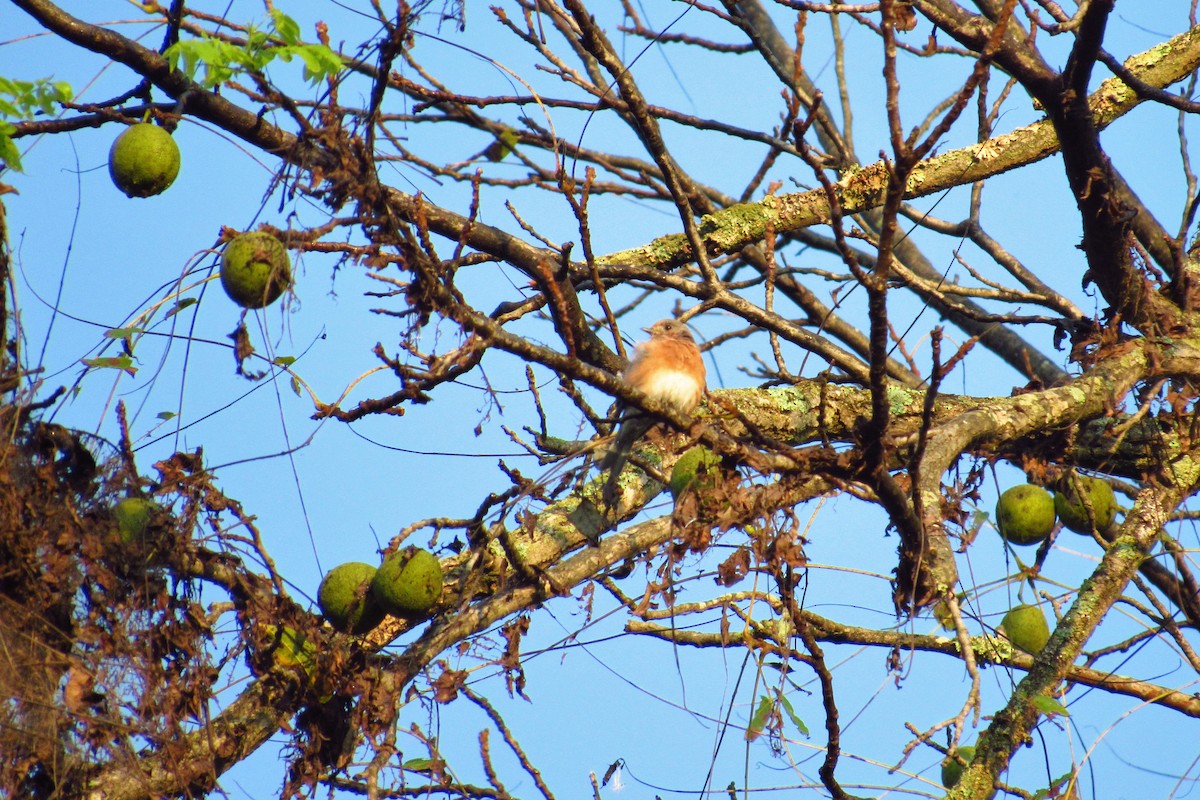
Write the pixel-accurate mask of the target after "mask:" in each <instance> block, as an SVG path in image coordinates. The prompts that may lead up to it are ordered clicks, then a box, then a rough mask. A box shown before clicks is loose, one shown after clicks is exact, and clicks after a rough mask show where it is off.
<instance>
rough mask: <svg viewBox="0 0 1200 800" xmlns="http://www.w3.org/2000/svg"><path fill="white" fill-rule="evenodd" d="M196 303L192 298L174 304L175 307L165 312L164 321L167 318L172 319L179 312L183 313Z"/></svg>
mask: <svg viewBox="0 0 1200 800" xmlns="http://www.w3.org/2000/svg"><path fill="white" fill-rule="evenodd" d="M198 302H199V301H198V300H197V299H196V298H194V297H185V298H183V299H182V300H180V301H178V302H177V303H175V305H174V306H172V307H171V310H170V311H168V312H167V314H166V317H164V319H165V318H167V317H173V316H175V315H176V314H178V313H179V312H180V311H183V310H184V309H185V308H187V307H188V306H194V305H196V303H198Z"/></svg>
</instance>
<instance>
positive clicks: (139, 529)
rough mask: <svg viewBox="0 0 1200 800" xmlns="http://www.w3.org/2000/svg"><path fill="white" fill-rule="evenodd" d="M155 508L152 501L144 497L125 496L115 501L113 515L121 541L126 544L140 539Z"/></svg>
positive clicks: (144, 533)
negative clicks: (117, 501)
mask: <svg viewBox="0 0 1200 800" xmlns="http://www.w3.org/2000/svg"><path fill="white" fill-rule="evenodd" d="M156 508H157V506H156V505H155V504H154V503H153V502H151V501H150V500H147V499H145V498H144V497H126V498H125V499H124V500H122V501H121V502H119V503H117V507H116V508H114V509H113V515H114V516H115V517H116V518H117V533H118V534H120V536H121V541H123V542H125V543H126V544H132V543H134V542H137V541H140V540H141V539H142V537H143V536H145V535H146V529H147V528H148V527H149V526H150V518H151V517H152V516H153V515H154V511H155V509H156Z"/></svg>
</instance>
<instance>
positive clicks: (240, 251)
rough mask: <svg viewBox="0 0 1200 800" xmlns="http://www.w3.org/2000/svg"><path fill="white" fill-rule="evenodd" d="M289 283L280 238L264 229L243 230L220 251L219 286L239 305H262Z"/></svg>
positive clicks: (290, 277)
mask: <svg viewBox="0 0 1200 800" xmlns="http://www.w3.org/2000/svg"><path fill="white" fill-rule="evenodd" d="M291 284H292V270H291V262H290V261H289V260H288V254H287V248H286V247H284V246H283V242H281V241H279V240H278V239H276V238H275V237H274V236H272V235H271V234H269V233H267V232H266V231H253V232H251V233H243V234H242V235H241V236H237V237H235V238H234V240H233V241H232V242H230V243H229V244H227V245H225V251H224V252H223V253H221V286H222V287H224V289H225V294H227V295H229V298H230V299H231V300H233V302H235V303H237V304H238V305H239V306H241V307H242V308H266V307H267V306H269V305H271V303H274V302H275V301H276V300H278V299H279V296H280V295H282V294H283V290H284V289H286V288H288V287H289V286H291Z"/></svg>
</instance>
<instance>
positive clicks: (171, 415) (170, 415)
mask: <svg viewBox="0 0 1200 800" xmlns="http://www.w3.org/2000/svg"><path fill="white" fill-rule="evenodd" d="M154 416H156V417H158V418H159V419H161V420H162V421H163V422H166V421H167V420H169V419H175V417H176V416H177V415H176V413H175V412H174V411H160V412H158V413H157V414H155V415H154Z"/></svg>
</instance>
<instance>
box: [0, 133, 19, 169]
mask: <svg viewBox="0 0 1200 800" xmlns="http://www.w3.org/2000/svg"><path fill="white" fill-rule="evenodd" d="M0 162H3V163H4V164H6V165H7V166H8V167H10V168H11V169H15V170H16V171H17V172H24V171H25V168H24V166H23V165H22V164H21V151H20V150H18V149H17V144H16V142H14V141H13V140H12V137H10V136H8V134H6V133H4V131H3V130H0Z"/></svg>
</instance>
